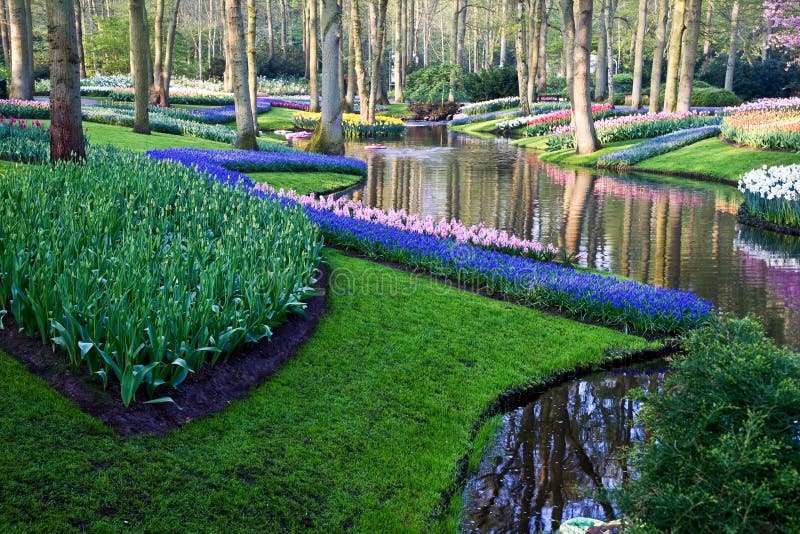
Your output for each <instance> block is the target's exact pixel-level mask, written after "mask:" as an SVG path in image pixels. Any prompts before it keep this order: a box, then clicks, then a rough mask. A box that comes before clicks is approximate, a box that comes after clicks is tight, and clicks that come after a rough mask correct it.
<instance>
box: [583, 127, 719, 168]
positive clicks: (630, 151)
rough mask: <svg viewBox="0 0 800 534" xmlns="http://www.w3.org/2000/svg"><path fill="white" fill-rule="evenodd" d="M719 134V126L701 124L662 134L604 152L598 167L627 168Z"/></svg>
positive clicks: (599, 159)
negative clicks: (696, 126) (697, 126)
mask: <svg viewBox="0 0 800 534" xmlns="http://www.w3.org/2000/svg"><path fill="white" fill-rule="evenodd" d="M718 134H719V126H716V125H713V126H701V127H699V128H689V129H687V130H678V131H677V132H672V133H668V134H665V135H660V136H658V137H654V138H652V139H648V140H647V141H644V142H642V143H639V144H637V145H634V146H630V147H626V148H622V149H620V150H617V151H614V152H610V153H608V154H603V155H602V156H600V157H599V158H598V159H597V166H598V167H607V168H612V169H627V168H628V167H631V166H633V165H635V164H637V163H639V162H640V161H644V160H646V159H649V158H652V157H655V156H658V155H659V154H666V153H667V152H672V151H673V150H677V149H679V148H681V147H684V146H687V145H691V144H694V143H696V142H698V141H702V140H703V139H708V138H709V137H714V136H716V135H718Z"/></svg>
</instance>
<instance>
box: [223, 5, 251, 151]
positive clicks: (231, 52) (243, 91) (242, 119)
mask: <svg viewBox="0 0 800 534" xmlns="http://www.w3.org/2000/svg"><path fill="white" fill-rule="evenodd" d="M225 25H226V27H227V31H226V36H227V38H228V46H227V48H228V58H229V59H230V61H231V82H232V84H233V102H234V105H235V109H236V141H235V142H234V145H235V146H236V148H239V149H242V150H257V149H258V144H257V143H256V130H255V124H254V123H253V112H252V109H251V107H250V91H249V89H248V87H247V86H248V83H247V63H246V58H245V46H244V35H243V34H244V28H243V25H242V3H241V0H225Z"/></svg>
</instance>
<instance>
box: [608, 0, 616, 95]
mask: <svg viewBox="0 0 800 534" xmlns="http://www.w3.org/2000/svg"><path fill="white" fill-rule="evenodd" d="M616 11H617V0H608V6H607V7H606V13H605V15H606V16H605V19H606V30H607V31H608V38H607V39H606V67H607V69H608V73H607V74H606V82H607V83H608V94H607V95H606V96H607V98H608V101H609V102H610V103H611V104H612V105H613V104H614V50H613V48H612V45H613V44H614V39H613V34H612V33H611V27H612V25H613V24H614V13H616ZM618 30H619V28H618Z"/></svg>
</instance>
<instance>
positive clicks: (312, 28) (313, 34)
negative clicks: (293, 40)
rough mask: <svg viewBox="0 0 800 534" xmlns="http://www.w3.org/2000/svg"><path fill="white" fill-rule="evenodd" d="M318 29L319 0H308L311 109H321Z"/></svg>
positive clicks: (309, 107)
mask: <svg viewBox="0 0 800 534" xmlns="http://www.w3.org/2000/svg"><path fill="white" fill-rule="evenodd" d="M318 29H319V15H318V14H317V0H308V92H309V95H310V96H311V102H310V103H309V106H308V110H309V111H319V70H318V68H317V67H318V63H317V61H318V56H319V53H318V52H317V42H318V41H319V36H318V33H319V31H318Z"/></svg>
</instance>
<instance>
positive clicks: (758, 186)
mask: <svg viewBox="0 0 800 534" xmlns="http://www.w3.org/2000/svg"><path fill="white" fill-rule="evenodd" d="M739 190H740V191H741V192H742V193H743V194H744V206H745V209H746V210H747V212H749V214H750V215H752V216H754V217H756V218H758V219H763V220H765V221H768V222H770V223H773V224H774V225H776V228H774V229H775V230H778V231H787V232H788V233H798V234H800V164H798V165H781V166H775V167H769V168H767V166H766V165H764V166H763V167H762V168H760V169H753V170H752V171H749V172H747V173H745V174H744V176H742V178H741V179H740V180H739ZM781 227H787V228H781Z"/></svg>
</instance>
